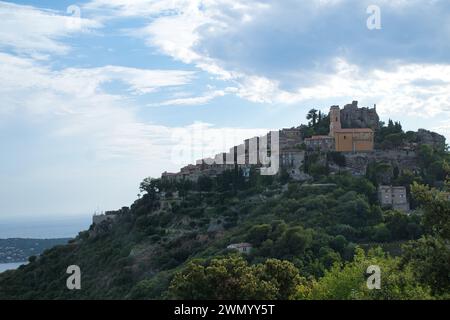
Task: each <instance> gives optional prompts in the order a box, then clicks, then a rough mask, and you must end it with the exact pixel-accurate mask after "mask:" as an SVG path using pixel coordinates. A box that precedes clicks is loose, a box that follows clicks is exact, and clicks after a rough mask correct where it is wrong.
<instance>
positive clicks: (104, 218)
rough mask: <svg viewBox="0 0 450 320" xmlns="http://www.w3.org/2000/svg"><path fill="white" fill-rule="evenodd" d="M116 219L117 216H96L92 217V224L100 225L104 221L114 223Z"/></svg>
mask: <svg viewBox="0 0 450 320" xmlns="http://www.w3.org/2000/svg"><path fill="white" fill-rule="evenodd" d="M115 219H116V215H115V214H94V215H93V216H92V223H93V224H94V225H98V224H100V223H102V222H103V221H113V220H115Z"/></svg>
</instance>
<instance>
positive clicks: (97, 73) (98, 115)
mask: <svg viewBox="0 0 450 320" xmlns="http://www.w3.org/2000/svg"><path fill="white" fill-rule="evenodd" d="M152 71H153V70H139V69H131V68H124V67H117V66H109V67H104V68H94V69H74V68H72V69H64V70H59V71H55V70H52V69H51V68H49V67H48V66H45V65H42V64H41V63H36V62H35V61H33V60H31V59H27V58H18V57H14V56H12V55H9V54H5V53H2V54H0V83H2V85H1V86H0V96H1V97H2V98H1V99H0V143H1V144H2V148H3V149H4V150H8V153H7V156H5V157H2V159H1V162H2V165H1V166H0V179H1V180H2V181H3V185H4V186H8V187H7V188H6V187H5V188H1V189H2V190H1V191H2V192H0V194H1V198H2V201H0V202H1V203H2V206H1V210H2V212H9V213H11V214H14V213H17V214H29V212H30V211H29V210H33V213H44V212H45V213H46V214H58V213H61V212H64V213H80V212H84V213H90V212H92V211H93V210H94V209H95V208H97V206H100V208H102V209H115V208H118V207H120V206H123V205H129V204H130V203H132V201H133V200H134V199H135V198H136V193H137V190H138V184H139V181H140V180H141V179H142V178H143V177H145V176H149V175H150V176H154V177H156V176H159V175H160V174H161V172H163V171H165V170H168V171H177V170H178V169H179V168H180V166H182V165H185V164H188V163H192V162H194V161H195V160H197V159H199V158H201V157H202V156H203V155H206V156H210V155H213V154H214V152H219V151H225V150H224V148H227V147H229V146H231V145H232V143H234V142H235V141H236V142H240V141H241V140H243V139H245V138H248V137H249V136H254V135H257V134H260V133H262V132H265V131H266V130H261V129H240V128H237V129H235V128H221V127H214V126H212V125H208V124H204V123H201V122H199V123H195V124H193V125H186V126H173V127H170V126H165V125H158V124H154V123H151V122H148V121H142V120H141V119H139V116H138V111H139V109H138V106H137V105H135V104H134V103H133V101H132V100H131V99H129V98H130V97H129V95H127V96H119V95H112V94H109V93H107V92H106V90H104V89H102V86H101V85H102V84H103V83H105V82H106V81H110V80H111V79H116V80H117V79H122V80H123V82H125V83H126V84H128V85H129V86H130V88H131V90H132V91H133V92H134V91H136V92H148V91H149V90H153V89H155V88H162V87H165V86H172V85H176V86H178V85H180V84H183V83H186V82H188V81H189V80H190V77H191V74H190V73H184V72H180V73H179V72H177V71H170V72H165V71H161V70H157V71H156V72H152ZM23 135H25V138H24V136H23ZM189 137H190V138H189ZM186 139H188V140H186ZM3 144H4V145H3ZM182 148H184V150H185V152H183V153H182V154H180V153H177V152H179V151H180V150H182ZM186 151H187V152H186ZM37 186H38V187H37ZM6 199H8V201H6ZM11 199H14V200H11ZM30 203H32V204H33V205H32V206H30Z"/></svg>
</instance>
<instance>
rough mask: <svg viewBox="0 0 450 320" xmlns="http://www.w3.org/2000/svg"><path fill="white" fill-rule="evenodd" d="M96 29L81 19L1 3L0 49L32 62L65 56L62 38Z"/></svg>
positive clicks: (66, 48) (90, 22)
mask: <svg viewBox="0 0 450 320" xmlns="http://www.w3.org/2000/svg"><path fill="white" fill-rule="evenodd" d="M99 27H101V25H100V23H99V22H97V21H94V20H90V19H86V18H83V17H82V16H72V15H69V14H66V13H64V14H61V13H59V12H56V11H52V10H43V9H37V8H34V7H31V6H24V5H17V4H12V3H8V2H2V1H0V48H3V49H12V50H14V51H16V52H18V53H25V54H29V55H32V56H33V57H34V58H39V59H47V58H48V56H47V54H65V53H67V52H68V51H69V50H70V47H69V46H68V45H66V44H64V43H62V42H61V41H60V40H61V39H62V38H64V37H68V36H70V35H73V34H77V33H85V32H90V31H92V30H94V29H97V28H99Z"/></svg>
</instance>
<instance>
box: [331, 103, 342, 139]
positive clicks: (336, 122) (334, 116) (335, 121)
mask: <svg viewBox="0 0 450 320" xmlns="http://www.w3.org/2000/svg"><path fill="white" fill-rule="evenodd" d="M340 129H341V110H340V108H339V106H332V107H331V108H330V136H332V137H334V133H335V132H336V131H337V130H340Z"/></svg>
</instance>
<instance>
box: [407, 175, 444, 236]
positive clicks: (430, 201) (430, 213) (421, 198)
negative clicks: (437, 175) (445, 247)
mask: <svg viewBox="0 0 450 320" xmlns="http://www.w3.org/2000/svg"><path fill="white" fill-rule="evenodd" d="M411 192H412V194H413V197H414V198H415V199H416V200H417V201H418V202H419V204H420V205H421V207H422V209H423V210H424V218H423V224H424V227H425V229H426V231H428V232H429V233H431V234H432V235H435V236H438V237H442V238H444V239H446V240H449V239H450V201H448V198H447V196H446V194H445V193H443V192H441V191H439V190H437V189H435V188H430V187H427V186H424V185H420V184H418V183H416V182H414V183H413V185H412V187H411Z"/></svg>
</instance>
